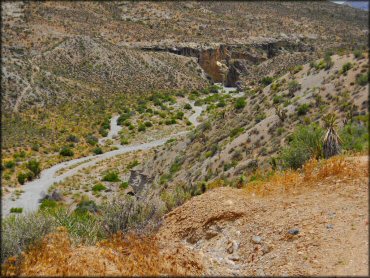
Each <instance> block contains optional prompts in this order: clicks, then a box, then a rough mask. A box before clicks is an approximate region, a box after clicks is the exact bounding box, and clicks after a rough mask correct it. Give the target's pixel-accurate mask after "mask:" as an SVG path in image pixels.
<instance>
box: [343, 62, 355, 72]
mask: <svg viewBox="0 0 370 278" xmlns="http://www.w3.org/2000/svg"><path fill="white" fill-rule="evenodd" d="M352 67H353V65H352V63H350V62H348V63H345V64H344V65H343V66H342V70H341V73H343V74H344V73H346V72H347V71H349V70H350V69H351V68H352Z"/></svg>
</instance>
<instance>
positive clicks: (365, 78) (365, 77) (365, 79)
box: [356, 74, 369, 86]
mask: <svg viewBox="0 0 370 278" xmlns="http://www.w3.org/2000/svg"><path fill="white" fill-rule="evenodd" d="M356 82H357V84H358V85H360V86H365V85H366V84H367V83H369V74H360V75H359V76H357V77H356Z"/></svg>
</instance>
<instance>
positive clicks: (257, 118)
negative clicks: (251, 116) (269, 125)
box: [256, 113, 266, 123]
mask: <svg viewBox="0 0 370 278" xmlns="http://www.w3.org/2000/svg"><path fill="white" fill-rule="evenodd" d="M265 118H266V114H265V113H260V114H258V115H257V116H256V123H259V122H261V121H263V120H264V119H265Z"/></svg>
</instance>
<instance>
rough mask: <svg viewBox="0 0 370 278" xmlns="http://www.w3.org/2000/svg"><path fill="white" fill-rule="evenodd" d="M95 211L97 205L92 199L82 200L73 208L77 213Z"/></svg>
mask: <svg viewBox="0 0 370 278" xmlns="http://www.w3.org/2000/svg"><path fill="white" fill-rule="evenodd" d="M97 211H98V207H97V205H96V204H95V202H94V201H92V200H82V201H81V202H79V203H78V204H77V206H76V209H75V210H74V212H75V213H78V214H85V213H87V212H91V213H96V212H97Z"/></svg>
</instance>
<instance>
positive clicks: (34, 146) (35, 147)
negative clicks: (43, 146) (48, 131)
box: [31, 143, 40, 152]
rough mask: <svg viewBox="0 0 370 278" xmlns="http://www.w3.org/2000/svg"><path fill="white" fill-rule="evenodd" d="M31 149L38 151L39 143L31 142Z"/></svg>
mask: <svg viewBox="0 0 370 278" xmlns="http://www.w3.org/2000/svg"><path fill="white" fill-rule="evenodd" d="M31 150H33V151H35V152H38V151H39V150H40V145H39V144H37V143H35V144H32V146H31Z"/></svg>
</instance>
